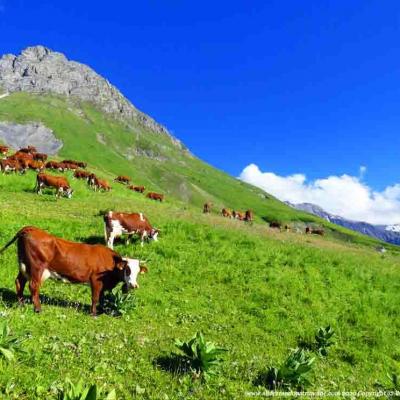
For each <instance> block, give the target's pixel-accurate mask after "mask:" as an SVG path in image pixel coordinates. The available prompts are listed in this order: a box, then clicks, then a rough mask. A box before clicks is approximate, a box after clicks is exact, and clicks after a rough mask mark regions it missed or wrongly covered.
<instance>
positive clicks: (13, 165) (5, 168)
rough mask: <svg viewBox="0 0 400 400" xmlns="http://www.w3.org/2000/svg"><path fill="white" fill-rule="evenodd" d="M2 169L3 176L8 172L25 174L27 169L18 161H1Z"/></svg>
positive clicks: (0, 166)
mask: <svg viewBox="0 0 400 400" xmlns="http://www.w3.org/2000/svg"><path fill="white" fill-rule="evenodd" d="M0 168H1V171H2V172H3V174H5V173H7V172H21V173H24V172H25V168H24V167H23V166H22V165H21V163H20V162H19V161H18V160H13V159H11V160H10V159H6V160H0Z"/></svg>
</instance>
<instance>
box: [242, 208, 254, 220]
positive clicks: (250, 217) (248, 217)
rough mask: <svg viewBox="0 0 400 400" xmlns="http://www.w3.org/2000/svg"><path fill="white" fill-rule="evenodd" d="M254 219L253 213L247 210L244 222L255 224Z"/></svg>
mask: <svg viewBox="0 0 400 400" xmlns="http://www.w3.org/2000/svg"><path fill="white" fill-rule="evenodd" d="M253 219H254V215H253V211H252V210H246V212H245V213H244V220H245V221H246V222H253Z"/></svg>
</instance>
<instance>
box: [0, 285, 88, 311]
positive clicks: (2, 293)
mask: <svg viewBox="0 0 400 400" xmlns="http://www.w3.org/2000/svg"><path fill="white" fill-rule="evenodd" d="M0 301H3V302H4V303H5V304H6V305H7V306H8V307H12V306H14V305H15V304H18V299H17V295H16V294H15V292H13V291H11V290H10V289H6V288H0ZM24 301H25V304H31V303H32V302H31V299H30V297H29V296H24ZM40 302H41V304H42V305H43V304H47V305H51V306H57V307H63V308H74V309H75V310H78V311H80V312H82V313H84V314H88V313H89V312H90V306H89V305H88V304H83V303H81V302H80V301H72V300H64V299H59V298H56V297H49V296H47V295H45V294H41V295H40Z"/></svg>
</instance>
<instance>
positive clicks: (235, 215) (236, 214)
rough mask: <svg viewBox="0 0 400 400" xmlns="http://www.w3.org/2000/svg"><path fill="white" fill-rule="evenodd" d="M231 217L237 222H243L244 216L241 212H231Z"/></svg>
mask: <svg viewBox="0 0 400 400" xmlns="http://www.w3.org/2000/svg"><path fill="white" fill-rule="evenodd" d="M232 217H233V218H234V219H238V220H239V221H243V220H244V214H243V213H242V212H241V211H235V210H233V211H232Z"/></svg>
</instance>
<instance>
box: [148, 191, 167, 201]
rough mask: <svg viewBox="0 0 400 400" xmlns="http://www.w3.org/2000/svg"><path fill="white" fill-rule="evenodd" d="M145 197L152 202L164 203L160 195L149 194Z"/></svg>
mask: <svg viewBox="0 0 400 400" xmlns="http://www.w3.org/2000/svg"><path fill="white" fill-rule="evenodd" d="M146 197H147V198H148V199H152V200H159V201H160V202H162V201H164V195H163V194H160V193H155V192H149V193H147V195H146Z"/></svg>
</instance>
